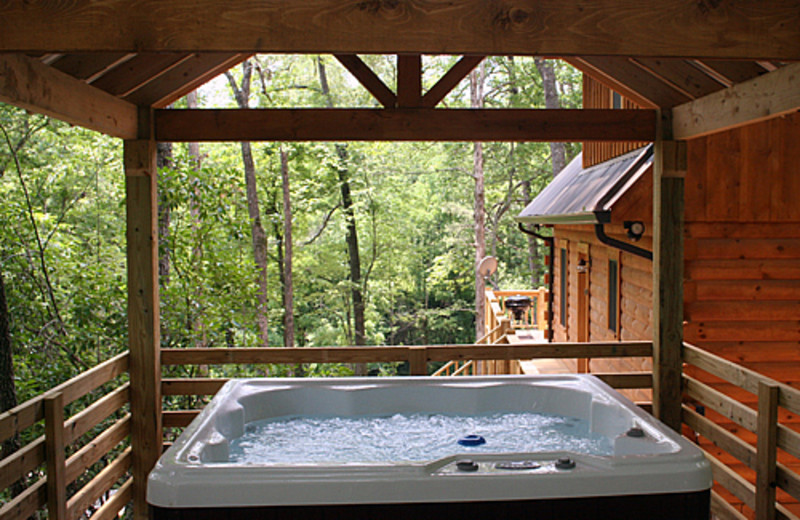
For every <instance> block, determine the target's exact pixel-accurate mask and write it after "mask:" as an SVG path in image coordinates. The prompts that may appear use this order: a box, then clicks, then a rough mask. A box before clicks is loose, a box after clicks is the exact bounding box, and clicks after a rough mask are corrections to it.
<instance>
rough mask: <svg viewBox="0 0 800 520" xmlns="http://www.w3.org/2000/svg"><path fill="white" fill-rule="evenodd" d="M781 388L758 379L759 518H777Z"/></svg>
mask: <svg viewBox="0 0 800 520" xmlns="http://www.w3.org/2000/svg"><path fill="white" fill-rule="evenodd" d="M779 392H780V388H779V387H778V385H777V384H775V383H765V382H763V381H760V382H759V383H758V431H757V433H758V440H757V445H756V448H757V451H756V520H775V487H776V479H775V473H776V458H777V442H778V394H779Z"/></svg>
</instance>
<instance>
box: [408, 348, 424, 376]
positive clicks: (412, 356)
mask: <svg viewBox="0 0 800 520" xmlns="http://www.w3.org/2000/svg"><path fill="white" fill-rule="evenodd" d="M408 372H409V374H411V375H412V376H427V375H428V349H427V348H425V347H409V349H408Z"/></svg>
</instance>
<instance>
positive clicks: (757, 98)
mask: <svg viewBox="0 0 800 520" xmlns="http://www.w3.org/2000/svg"><path fill="white" fill-rule="evenodd" d="M796 111H800V63H793V64H791V65H786V66H785V67H781V68H780V69H778V70H776V71H774V72H770V73H768V74H764V75H763V76H758V77H756V78H753V79H750V80H748V81H745V82H744V83H740V84H738V85H734V86H732V87H730V88H727V89H725V90H722V91H720V92H715V93H713V94H709V95H708V96H705V97H703V98H700V99H697V100H695V101H692V102H690V103H685V104H683V105H680V106H677V107H675V108H674V109H673V111H672V114H673V125H672V132H673V135H674V136H675V138H676V139H693V138H695V137H701V136H704V135H708V134H712V133H715V132H719V131H722V130H727V129H730V128H736V127H738V126H744V125H747V124H751V123H755V122H758V121H763V120H765V119H769V118H772V117H776V116H780V115H783V114H788V113H791V112H796Z"/></svg>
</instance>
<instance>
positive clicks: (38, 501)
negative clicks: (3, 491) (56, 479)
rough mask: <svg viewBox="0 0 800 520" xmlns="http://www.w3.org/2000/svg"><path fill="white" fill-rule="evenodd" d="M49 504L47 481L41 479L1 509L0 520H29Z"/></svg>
mask: <svg viewBox="0 0 800 520" xmlns="http://www.w3.org/2000/svg"><path fill="white" fill-rule="evenodd" d="M46 503H47V479H46V478H41V479H39V480H38V481H37V482H36V483H35V484H33V485H32V486H30V487H29V488H28V489H26V490H25V491H23V492H22V493H20V494H19V495H17V496H16V497H14V498H12V499H11V500H9V501H8V502H6V503H5V504H3V506H2V507H0V520H27V519H28V518H30V517H31V516H32V515H33V514H34V513H35V512H36V511H37V510H38V509H40V508H42V507H43V506H44V505H45V504H46Z"/></svg>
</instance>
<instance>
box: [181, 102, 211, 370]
mask: <svg viewBox="0 0 800 520" xmlns="http://www.w3.org/2000/svg"><path fill="white" fill-rule="evenodd" d="M186 107H187V108H190V109H193V108H197V91H196V90H193V91H191V92H189V93H188V94H186ZM186 146H187V147H188V148H189V157H190V158H191V159H192V168H193V169H194V170H195V172H199V171H200V167H201V166H202V158H201V156H200V143H186ZM202 196H203V194H202V193H201V192H200V189H199V188H197V187H195V188H194V191H193V196H192V198H191V199H190V201H189V214H190V215H191V217H192V223H191V228H192V241H193V242H194V245H193V247H192V263H193V268H194V270H195V272H196V273H201V272H202V269H203V242H202V236H201V232H200V228H201V223H200V198H201V197H202ZM193 299H194V301H195V305H194V306H193V308H194V309H197V310H196V312H194V313H193V314H194V315H193V316H191V317H190V320H191V321H190V326H191V329H192V337H193V338H194V344H195V347H197V348H205V347H206V346H208V342H207V341H206V326H205V321H204V316H203V309H204V305H203V303H202V302H203V285H202V284H197V285H196V287H195V290H194V296H193ZM207 373H208V366H207V365H201V366H200V367H199V375H200V376H205V375H206V374H207Z"/></svg>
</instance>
